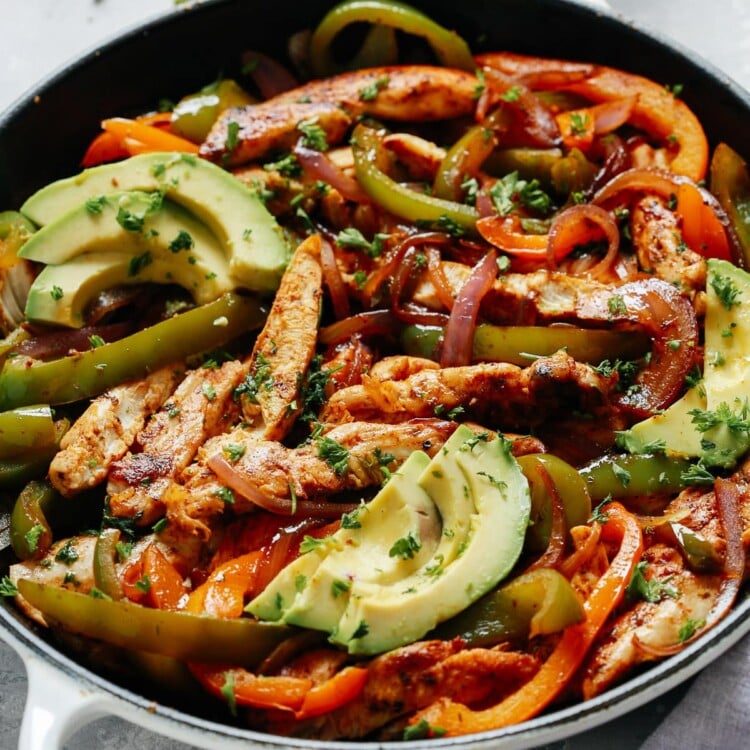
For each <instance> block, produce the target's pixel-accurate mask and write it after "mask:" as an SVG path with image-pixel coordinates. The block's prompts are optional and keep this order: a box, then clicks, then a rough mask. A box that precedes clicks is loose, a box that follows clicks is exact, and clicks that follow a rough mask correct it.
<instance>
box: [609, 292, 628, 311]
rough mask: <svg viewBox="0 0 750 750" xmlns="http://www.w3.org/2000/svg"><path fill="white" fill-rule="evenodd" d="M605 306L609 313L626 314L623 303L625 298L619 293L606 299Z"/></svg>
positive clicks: (625, 306) (625, 307) (626, 309)
mask: <svg viewBox="0 0 750 750" xmlns="http://www.w3.org/2000/svg"><path fill="white" fill-rule="evenodd" d="M607 308H608V309H609V312H610V315H627V314H628V307H627V305H626V304H625V300H624V299H623V298H622V297H621V296H620V295H619V294H613V295H612V296H611V297H610V298H609V300H607Z"/></svg>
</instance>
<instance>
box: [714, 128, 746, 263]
mask: <svg viewBox="0 0 750 750" xmlns="http://www.w3.org/2000/svg"><path fill="white" fill-rule="evenodd" d="M710 188H711V192H712V193H713V194H714V195H715V196H716V198H717V199H718V201H719V203H720V204H721V207H722V208H723V209H724V211H725V212H726V214H727V216H728V217H729V221H730V222H731V223H732V226H733V228H734V230H735V233H736V235H737V240H738V241H739V245H740V247H741V249H742V257H741V258H738V259H737V262H739V264H740V265H741V266H742V267H743V268H745V269H748V268H750V174H748V171H747V164H746V163H745V160H744V159H743V158H742V157H741V156H740V155H739V154H738V153H737V152H736V151H735V150H734V149H732V148H731V147H729V146H727V144H726V143H720V144H719V145H718V146H717V147H716V149H715V150H714V154H713V157H712V158H711V167H710Z"/></svg>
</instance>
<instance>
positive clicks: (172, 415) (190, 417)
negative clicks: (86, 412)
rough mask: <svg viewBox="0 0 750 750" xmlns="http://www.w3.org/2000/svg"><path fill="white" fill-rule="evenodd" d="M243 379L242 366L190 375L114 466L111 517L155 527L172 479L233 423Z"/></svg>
mask: <svg viewBox="0 0 750 750" xmlns="http://www.w3.org/2000/svg"><path fill="white" fill-rule="evenodd" d="M242 374H243V365H242V363H241V362H237V361H235V360H232V361H230V362H225V363H224V364H223V365H222V366H221V367H219V368H217V369H211V368H199V369H197V370H191V371H190V372H189V373H188V374H187V375H186V376H185V379H184V380H183V381H182V382H181V383H180V385H179V386H178V387H177V390H176V391H175V392H174V394H173V395H172V396H171V398H170V399H169V400H168V401H167V403H165V404H164V406H163V407H162V408H161V409H160V410H159V411H158V412H157V413H156V414H155V415H154V416H153V418H152V419H151V421H150V422H149V423H148V424H147V425H146V427H145V428H144V429H143V430H142V431H141V432H140V433H139V434H138V436H137V438H136V446H137V447H140V448H141V451H140V452H137V451H136V452H132V453H129V454H128V455H126V456H125V457H124V458H122V459H121V460H120V461H117V462H115V463H114V464H113V466H112V469H111V471H110V475H109V483H108V485H107V491H108V493H109V495H110V512H111V513H112V515H115V516H124V517H128V518H139V519H140V520H141V522H142V523H144V524H148V523H153V522H154V521H155V520H156V519H157V518H159V516H160V515H161V512H162V509H163V508H162V504H161V502H160V499H161V496H162V494H163V492H164V491H165V490H166V489H167V487H168V486H169V483H170V480H171V478H172V477H175V476H177V475H178V474H179V473H180V472H181V471H182V470H183V469H184V468H185V467H186V466H187V465H188V464H189V463H190V462H191V461H192V460H193V457H194V456H195V454H196V452H197V450H198V448H199V447H200V446H201V445H202V444H203V443H204V442H205V441H206V439H207V438H209V437H211V436H213V435H216V434H219V433H222V432H224V430H225V429H226V428H227V427H228V426H229V424H231V423H232V422H233V421H234V420H233V417H234V416H235V413H234V402H233V399H232V396H233V393H234V389H235V388H236V387H237V385H238V384H239V382H240V379H241V377H242Z"/></svg>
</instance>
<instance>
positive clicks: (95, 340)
mask: <svg viewBox="0 0 750 750" xmlns="http://www.w3.org/2000/svg"><path fill="white" fill-rule="evenodd" d="M105 343H106V342H105V341H104V339H103V338H102V337H101V336H99V335H97V334H95V333H94V334H92V335H91V336H89V346H90V347H91V348H92V349H98V348H99V347H100V346H104V344H105Z"/></svg>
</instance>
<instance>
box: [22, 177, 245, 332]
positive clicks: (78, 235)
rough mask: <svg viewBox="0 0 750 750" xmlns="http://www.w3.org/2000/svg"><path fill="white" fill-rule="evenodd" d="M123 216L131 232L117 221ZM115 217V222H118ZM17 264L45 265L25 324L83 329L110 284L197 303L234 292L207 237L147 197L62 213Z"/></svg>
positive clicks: (124, 196)
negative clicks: (149, 287) (161, 289)
mask: <svg viewBox="0 0 750 750" xmlns="http://www.w3.org/2000/svg"><path fill="white" fill-rule="evenodd" d="M121 212H125V213H126V214H127V216H128V217H130V220H131V221H136V225H135V226H137V227H138V228H137V229H133V228H131V229H127V228H125V226H123V224H126V225H127V226H131V227H133V226H134V225H133V224H128V222H127V221H125V220H124V219H122V217H121ZM118 217H120V220H118ZM22 254H23V257H25V258H28V259H30V260H35V261H39V262H44V263H47V264H49V265H46V266H45V267H44V269H43V270H42V272H41V273H40V274H39V276H37V278H36V279H35V280H34V282H33V283H32V285H31V288H30V289H29V294H28V298H27V301H26V317H27V318H28V319H29V320H33V321H35V322H40V323H51V324H55V325H64V326H69V327H78V326H81V325H83V323H84V320H83V312H84V310H85V307H86V305H87V304H88V302H89V301H90V300H91V299H92V298H93V297H94V296H95V295H96V294H98V293H99V292H101V291H103V290H104V289H108V288H110V287H112V286H115V285H118V284H133V283H141V282H156V283H162V284H164V283H169V284H179V285H181V286H183V287H185V289H187V291H188V292H190V294H191V295H192V297H193V299H194V300H195V302H196V303H198V304H204V303H206V302H210V301H212V300H214V299H217V298H218V297H220V296H221V295H222V294H224V293H225V292H228V291H231V290H233V289H234V288H235V287H236V283H235V281H234V279H233V278H232V277H231V275H230V272H229V264H228V262H227V260H226V258H225V256H224V251H223V248H222V246H221V244H220V243H219V241H218V240H217V238H216V237H215V235H214V234H213V233H212V232H211V231H210V230H209V229H208V227H206V226H205V224H203V223H202V222H201V221H199V220H198V219H196V218H195V217H194V216H192V214H190V213H189V212H188V211H186V210H185V209H184V208H182V207H181V206H179V205H177V204H175V203H171V202H170V201H168V200H167V199H163V200H160V201H158V203H157V204H156V207H155V204H154V202H153V194H148V193H143V192H138V191H133V192H124V193H114V194H111V195H110V196H107V197H104V198H102V199H100V200H97V202H96V212H92V211H91V210H90V209H89V208H87V207H86V206H80V207H79V208H77V209H75V210H73V211H71V212H69V213H67V214H64V215H63V216H62V217H60V218H59V219H57V220H55V221H53V222H52V223H51V224H48V225H47V226H45V227H44V228H43V229H40V230H39V231H38V232H37V233H36V234H35V235H33V236H32V237H31V239H29V240H28V241H27V242H26V244H25V245H24V246H23V248H22Z"/></svg>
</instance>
